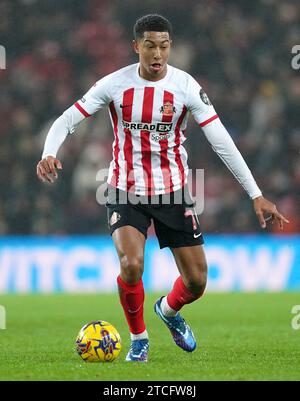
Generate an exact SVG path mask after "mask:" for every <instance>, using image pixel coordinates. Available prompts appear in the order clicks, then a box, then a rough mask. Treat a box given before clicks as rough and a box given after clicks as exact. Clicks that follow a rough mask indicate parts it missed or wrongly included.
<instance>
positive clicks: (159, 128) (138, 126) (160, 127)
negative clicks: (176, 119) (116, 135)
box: [122, 121, 173, 134]
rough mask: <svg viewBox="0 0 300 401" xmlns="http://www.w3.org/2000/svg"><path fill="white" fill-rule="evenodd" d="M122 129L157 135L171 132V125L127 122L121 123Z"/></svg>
mask: <svg viewBox="0 0 300 401" xmlns="http://www.w3.org/2000/svg"><path fill="white" fill-rule="evenodd" d="M122 124H123V127H124V128H127V129H130V130H142V131H151V132H158V133H162V134H165V133H169V132H170V131H172V128H173V123H155V124H153V123H150V124H149V123H129V122H127V121H122Z"/></svg>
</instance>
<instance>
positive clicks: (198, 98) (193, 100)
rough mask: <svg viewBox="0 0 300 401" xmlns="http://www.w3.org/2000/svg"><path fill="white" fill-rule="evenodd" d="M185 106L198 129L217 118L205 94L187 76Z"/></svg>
mask: <svg viewBox="0 0 300 401" xmlns="http://www.w3.org/2000/svg"><path fill="white" fill-rule="evenodd" d="M186 105H187V108H188V110H189V111H190V112H191V113H192V115H193V117H194V119H195V120H196V122H197V123H198V124H199V125H200V127H204V126H205V125H207V124H209V123H210V122H211V121H213V120H215V119H216V118H218V115H217V113H216V111H215V109H214V107H213V105H212V104H211V102H210V100H209V98H208V96H207V94H206V93H205V92H204V90H203V89H202V88H201V86H200V85H199V84H198V82H197V81H196V80H195V79H194V78H192V77H191V76H189V82H188V89H187V99H186Z"/></svg>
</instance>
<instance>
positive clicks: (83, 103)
mask: <svg viewBox="0 0 300 401" xmlns="http://www.w3.org/2000/svg"><path fill="white" fill-rule="evenodd" d="M110 78H111V77H110V75H107V76H106V77H104V78H102V79H100V80H99V81H97V82H96V83H95V85H94V86H92V88H91V89H90V90H89V91H88V92H87V93H86V94H85V95H84V96H83V97H82V98H81V99H80V100H78V101H77V102H76V103H75V107H77V109H78V110H79V111H80V112H81V113H82V114H83V115H84V116H85V117H90V116H91V115H92V114H94V113H96V112H97V111H98V110H100V109H102V108H103V107H105V106H107V105H109V103H110V102H111V96H110V81H111V80H110Z"/></svg>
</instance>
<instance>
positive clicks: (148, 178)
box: [141, 87, 155, 195]
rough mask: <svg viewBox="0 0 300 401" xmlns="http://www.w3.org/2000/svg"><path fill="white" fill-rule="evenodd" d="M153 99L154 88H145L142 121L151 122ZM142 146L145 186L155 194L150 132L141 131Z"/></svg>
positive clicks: (151, 193)
mask: <svg viewBox="0 0 300 401" xmlns="http://www.w3.org/2000/svg"><path fill="white" fill-rule="evenodd" d="M153 100H154V88H153V87H145V88H144V99H143V111H142V122H143V123H151V122H152V113H153ZM141 148H142V165H143V173H144V180H145V187H146V188H148V191H149V190H150V193H149V192H148V195H154V193H155V191H154V182H153V176H152V171H151V145H150V132H149V131H144V130H142V131H141Z"/></svg>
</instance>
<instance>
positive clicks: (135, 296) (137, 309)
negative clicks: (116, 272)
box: [117, 276, 146, 334]
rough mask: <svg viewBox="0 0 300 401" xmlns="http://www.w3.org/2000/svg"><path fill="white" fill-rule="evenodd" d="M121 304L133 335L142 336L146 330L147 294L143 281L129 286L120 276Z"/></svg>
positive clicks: (118, 281)
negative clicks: (145, 309) (145, 300)
mask: <svg viewBox="0 0 300 401" xmlns="http://www.w3.org/2000/svg"><path fill="white" fill-rule="evenodd" d="M117 283H118V289H119V296H120V302H121V305H122V306H123V309H124V313H125V316H126V320H127V323H128V326H129V329H130V333H132V334H140V333H142V332H143V331H145V330H146V326H145V323H144V299H145V292H144V286H143V282H142V280H140V281H139V282H138V283H137V284H133V285H132V284H127V283H125V282H124V281H123V280H122V279H121V277H120V276H118V278H117Z"/></svg>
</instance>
